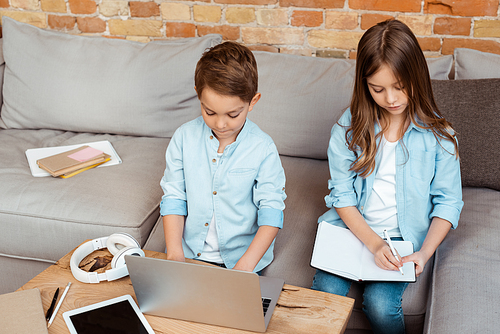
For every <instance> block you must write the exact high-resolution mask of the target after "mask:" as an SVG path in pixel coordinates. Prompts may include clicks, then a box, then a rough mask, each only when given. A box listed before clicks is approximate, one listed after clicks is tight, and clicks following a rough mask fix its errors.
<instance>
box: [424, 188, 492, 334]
mask: <svg viewBox="0 0 500 334" xmlns="http://www.w3.org/2000/svg"><path fill="white" fill-rule="evenodd" d="M463 200H464V208H463V210H462V214H461V216H460V222H459V223H458V228H457V229H456V230H454V231H451V232H450V233H449V234H448V236H447V237H446V239H445V240H444V241H443V243H442V244H441V246H440V247H439V248H438V251H437V253H436V256H435V262H436V265H435V268H434V271H435V272H434V280H433V287H432V296H431V310H430V315H431V318H430V320H431V321H429V328H428V330H427V333H496V332H497V331H498V328H500V316H499V311H498V291H500V281H499V280H498V277H500V265H499V264H500V242H499V241H500V191H495V190H491V189H485V188H464V189H463Z"/></svg>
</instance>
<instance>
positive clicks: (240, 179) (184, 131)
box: [160, 116, 286, 272]
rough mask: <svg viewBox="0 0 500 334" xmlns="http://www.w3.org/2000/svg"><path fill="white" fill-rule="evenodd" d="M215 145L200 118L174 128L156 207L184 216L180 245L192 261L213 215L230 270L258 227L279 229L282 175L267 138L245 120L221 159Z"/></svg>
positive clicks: (263, 264) (265, 260) (266, 256)
mask: <svg viewBox="0 0 500 334" xmlns="http://www.w3.org/2000/svg"><path fill="white" fill-rule="evenodd" d="M218 148H219V141H218V140H217V138H216V137H215V136H214V135H213V133H212V130H211V129H210V128H209V127H208V126H207V125H206V124H205V122H204V121H203V118H202V117H201V116H200V117H198V118H197V119H195V120H193V121H191V122H188V123H186V124H184V125H182V126H181V127H179V128H178V129H177V131H176V132H175V133H174V135H173V137H172V139H171V141H170V143H169V145H168V148H167V152H166V162H167V167H166V169H165V173H164V176H163V178H162V180H161V187H162V188H163V192H164V196H163V197H162V202H161V204H160V209H161V215H162V216H165V215H170V214H174V215H181V216H186V221H185V224H184V236H183V240H182V245H183V249H184V255H185V256H186V257H187V258H193V259H196V258H198V257H199V256H200V255H201V252H202V249H203V245H204V243H205V239H206V236H207V233H208V227H209V224H210V221H211V219H212V215H213V214H214V213H215V221H216V224H217V234H218V238H219V247H220V253H221V257H222V259H223V260H224V264H225V265H226V266H227V267H228V268H232V267H234V265H235V264H236V262H238V260H239V259H240V258H241V256H242V255H243V254H244V253H245V251H246V250H247V249H248V246H249V245H250V243H251V242H252V240H253V238H254V237H255V234H256V233H257V230H258V228H259V226H262V225H268V226H274V227H278V228H282V227H283V209H284V208H285V204H284V200H285V198H286V195H285V173H284V171H283V167H282V166H281V160H280V157H279V155H278V151H277V149H276V146H275V144H274V142H273V140H272V139H271V137H270V136H268V135H267V134H266V133H264V132H263V131H262V130H260V129H259V127H258V126H257V125H255V124H254V123H253V122H251V121H250V120H248V119H247V120H246V122H245V125H244V126H243V128H242V130H241V132H240V133H239V134H238V136H237V137H236V141H235V142H234V143H232V144H230V145H228V146H226V148H225V149H224V152H223V154H222V156H221V157H220V158H219V157H218V155H217V150H218ZM273 249H274V242H273V243H272V245H271V247H269V249H268V250H267V252H266V253H265V254H264V256H263V257H262V259H261V260H260V262H259V263H258V264H257V266H256V267H255V269H254V271H255V272H258V271H260V270H262V269H263V268H265V267H266V266H267V265H268V264H269V263H271V261H272V259H273ZM167 251H168V250H167Z"/></svg>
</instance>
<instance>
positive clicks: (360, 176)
mask: <svg viewBox="0 0 500 334" xmlns="http://www.w3.org/2000/svg"><path fill="white" fill-rule="evenodd" d="M328 161H329V166H330V174H331V180H329V183H328V185H329V189H330V190H331V192H330V195H328V196H326V197H325V201H326V205H327V206H328V207H330V208H331V209H330V211H328V212H326V213H325V214H324V215H323V216H321V217H320V218H319V221H320V222H321V221H327V222H329V223H331V224H335V225H340V226H344V227H347V228H349V229H350V230H351V231H352V232H353V233H354V234H355V235H356V236H357V237H358V238H359V239H360V240H361V241H362V242H363V243H364V244H365V245H366V246H367V248H368V249H369V250H370V251H371V252H372V253H373V256H374V258H375V262H376V264H377V265H378V266H379V267H381V268H383V269H387V270H398V269H399V267H401V266H402V265H403V263H404V262H409V261H413V262H414V263H415V266H416V274H417V276H418V275H420V273H422V271H423V269H424V266H425V264H426V263H427V261H428V260H429V259H430V258H431V257H432V255H433V254H434V252H435V250H436V248H437V247H438V246H439V244H440V243H441V242H442V240H443V239H444V237H445V236H446V234H447V233H448V231H449V230H450V228H456V226H457V223H458V219H459V216H460V211H461V210H462V206H463V202H462V191H461V180H460V165H459V160H458V146H457V141H456V138H455V135H454V132H453V130H452V128H451V124H450V123H449V122H447V121H446V120H445V119H444V117H443V116H442V115H441V113H440V112H439V110H438V108H437V106H436V103H435V101H434V96H433V94H432V87H431V81H430V77H429V72H428V69H427V63H426V61H425V57H424V55H423V52H422V50H421V49H420V47H419V45H418V42H417V39H416V38H415V36H414V35H413V33H412V32H411V30H410V29H409V28H408V27H407V26H406V25H405V24H403V23H401V22H400V21H397V20H391V21H385V22H382V23H379V24H378V25H376V26H374V27H372V28H370V29H369V30H367V31H366V32H365V34H364V35H363V37H362V38H361V40H360V41H359V44H358V55H357V61H356V77H355V84H354V92H353V97H352V102H351V106H350V109H348V110H347V111H346V112H345V113H344V115H343V116H342V117H341V118H340V120H339V121H338V123H337V124H335V125H334V126H333V129H332V132H331V138H330V144H329V149H328ZM384 229H387V230H388V232H389V236H390V237H391V239H394V240H398V239H399V240H410V241H411V242H412V243H413V245H414V249H415V251H416V252H415V253H414V254H412V255H409V256H406V257H404V258H402V259H401V261H398V260H397V259H396V258H395V257H394V256H393V255H392V253H391V250H390V248H389V246H388V244H387V243H386V241H385V240H384V239H383V231H384ZM407 285H408V283H401V282H370V283H364V294H363V299H364V301H363V306H364V307H363V311H364V312H365V314H366V316H367V318H368V320H369V321H370V324H371V327H372V329H373V331H374V332H375V333H404V331H405V328H404V317H403V311H402V307H401V303H402V296H403V292H404V290H405V289H406V287H407ZM350 286H351V281H350V280H348V279H345V278H341V277H338V276H336V275H333V274H330V273H327V272H324V271H321V270H317V272H316V275H315V276H314V282H313V286H312V288H313V289H316V290H321V291H326V292H330V293H335V294H339V295H344V296H345V295H347V293H348V292H349V289H350Z"/></svg>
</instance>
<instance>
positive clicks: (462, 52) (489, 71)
mask: <svg viewBox="0 0 500 334" xmlns="http://www.w3.org/2000/svg"><path fill="white" fill-rule="evenodd" d="M487 78H500V55H497V54H493V53H488V52H481V51H477V50H472V49H465V48H456V49H455V80H462V79H487Z"/></svg>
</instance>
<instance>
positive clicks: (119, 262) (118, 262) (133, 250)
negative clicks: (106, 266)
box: [111, 246, 146, 269]
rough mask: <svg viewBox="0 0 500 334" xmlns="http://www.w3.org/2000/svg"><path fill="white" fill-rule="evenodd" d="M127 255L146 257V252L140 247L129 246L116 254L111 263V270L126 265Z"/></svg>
mask: <svg viewBox="0 0 500 334" xmlns="http://www.w3.org/2000/svg"><path fill="white" fill-rule="evenodd" d="M125 255H132V256H140V257H145V256H146V255H145V254H144V251H143V250H142V249H140V248H138V247H133V246H127V247H125V248H122V249H120V250H119V251H118V253H116V255H115V256H114V257H113V260H112V261H111V268H112V269H116V268H120V267H123V266H124V265H125Z"/></svg>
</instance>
